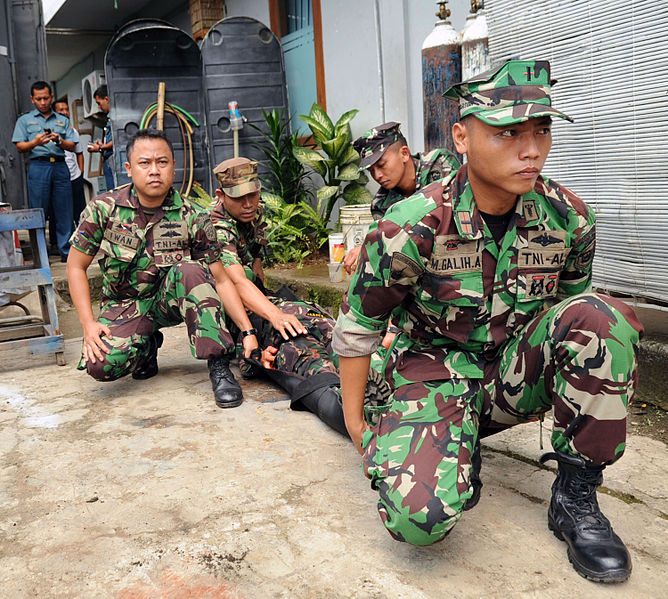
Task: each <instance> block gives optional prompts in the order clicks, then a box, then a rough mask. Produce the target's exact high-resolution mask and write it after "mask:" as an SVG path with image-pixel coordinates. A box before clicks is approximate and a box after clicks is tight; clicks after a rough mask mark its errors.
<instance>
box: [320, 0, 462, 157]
mask: <svg viewBox="0 0 668 599" xmlns="http://www.w3.org/2000/svg"><path fill="white" fill-rule="evenodd" d="M451 4H453V3H451ZM466 4H467V3H463V2H462V3H457V4H456V5H453V6H451V10H452V11H453V15H452V17H451V21H452V23H453V26H454V27H455V28H456V29H457V30H461V29H462V27H463V26H464V22H465V20H466V15H467V14H468V6H466ZM321 5H322V21H323V23H322V27H323V54H324V59H325V87H326V94H327V112H328V113H330V114H331V115H332V116H333V117H337V116H338V115H340V114H342V113H343V112H345V111H346V110H350V109H351V108H358V109H359V111H360V112H359V114H358V115H357V116H356V117H355V120H354V121H353V122H352V124H351V125H352V129H353V134H354V135H358V134H360V133H362V132H363V131H365V130H366V129H369V128H370V127H373V126H374V125H377V124H380V123H381V122H383V121H391V120H395V121H400V122H401V123H402V125H403V127H402V129H403V131H404V134H405V135H406V137H407V139H408V142H409V144H410V146H411V148H412V149H413V150H414V151H419V150H422V149H423V147H424V136H423V124H422V66H421V49H422V42H423V41H424V38H425V37H427V35H428V34H429V33H430V31H431V30H432V29H433V27H434V24H435V22H436V17H435V11H436V4H435V3H434V2H432V1H431V0H383V1H382V2H379V5H380V29H379V30H378V31H379V37H380V39H381V48H382V62H383V69H382V74H383V77H382V78H383V83H384V87H383V89H382V90H381V76H380V71H379V63H378V51H377V37H376V36H377V28H376V18H375V14H374V2H373V0H367V1H365V2H360V1H359V0H339V1H338V2H325V1H323V2H321ZM381 97H382V98H383V101H384V117H383V114H382V106H381Z"/></svg>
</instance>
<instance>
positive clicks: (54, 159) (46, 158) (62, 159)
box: [30, 156, 65, 162]
mask: <svg viewBox="0 0 668 599" xmlns="http://www.w3.org/2000/svg"><path fill="white" fill-rule="evenodd" d="M30 160H39V161H40V162H65V156H35V158H31V159H30Z"/></svg>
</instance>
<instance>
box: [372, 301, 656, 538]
mask: <svg viewBox="0 0 668 599" xmlns="http://www.w3.org/2000/svg"><path fill="white" fill-rule="evenodd" d="M642 331H643V329H642V325H641V324H640V323H639V322H638V320H637V318H636V316H635V314H634V313H633V310H631V308H629V307H628V306H627V305H626V304H624V303H623V302H621V301H618V300H615V299H613V298H610V297H607V296H602V295H597V294H583V295H579V296H575V297H573V298H569V299H568V300H565V301H563V302H561V303H559V304H557V305H556V306H554V307H552V308H550V309H549V310H547V311H546V312H544V313H542V314H541V315H539V316H537V317H536V318H534V319H533V320H532V321H530V322H529V323H528V324H527V325H526V326H525V327H524V328H523V329H522V330H520V331H518V333H517V334H516V336H514V337H513V338H512V339H511V340H509V341H508V343H507V344H506V345H505V346H504V347H503V349H502V351H501V353H500V355H498V357H497V358H496V359H495V360H493V361H490V362H488V363H487V364H486V367H485V372H484V377H483V378H482V379H457V378H453V379H450V380H438V381H427V382H424V381H409V380H406V379H404V378H403V377H400V376H399V375H397V373H396V372H394V374H393V375H392V378H393V380H391V381H390V384H391V385H392V386H393V394H392V397H391V398H390V402H389V403H388V405H387V406H386V408H385V411H384V412H383V413H382V414H381V416H380V418H379V420H378V422H377V423H376V424H375V425H373V426H372V427H371V430H370V431H366V432H365V434H364V437H363V440H362V445H363V448H364V458H363V461H364V471H365V474H366V475H367V476H368V477H369V478H370V479H371V481H372V487H373V488H375V489H376V490H378V492H379V502H378V511H379V513H380V517H381V520H382V521H383V524H384V525H385V527H386V528H387V529H388V531H389V532H390V534H391V535H392V536H393V537H394V538H395V539H397V540H400V541H407V542H409V543H412V544H414V545H429V544H432V543H435V542H436V541H440V540H441V539H443V538H444V537H445V536H446V535H447V534H448V533H449V532H450V530H452V528H453V527H454V525H455V524H456V523H457V521H458V520H459V518H460V517H461V514H462V509H463V506H464V504H465V503H466V500H467V499H469V497H471V495H472V493H473V489H472V487H471V484H470V476H471V454H472V452H473V449H474V446H475V444H476V440H477V437H478V431H479V427H481V426H484V427H485V428H491V429H502V428H507V427H509V426H513V425H515V424H519V423H522V422H527V421H530V420H535V419H536V418H537V417H539V416H540V415H542V414H544V413H545V412H547V411H548V410H550V409H551V410H552V413H553V419H554V427H553V430H552V437H551V441H552V446H553V448H554V449H555V450H557V451H560V452H564V453H567V454H571V455H578V456H582V457H583V458H585V460H587V461H588V462H591V463H594V464H610V463H612V462H614V461H615V460H617V459H618V458H619V457H620V456H621V455H622V453H623V452H624V447H625V439H626V412H627V406H628V404H629V402H630V401H631V399H632V398H633V395H634V393H635V389H636V383H637V375H636V371H637V361H636V355H635V346H636V344H637V343H638V340H639V338H640V335H642ZM391 359H392V358H391V355H390V357H389V360H390V361H389V362H388V364H389V368H390V369H391V367H392V366H391ZM372 363H373V361H372ZM374 366H375V367H376V368H381V367H380V366H379V365H378V364H374ZM386 366H387V365H386ZM385 372H387V371H385Z"/></svg>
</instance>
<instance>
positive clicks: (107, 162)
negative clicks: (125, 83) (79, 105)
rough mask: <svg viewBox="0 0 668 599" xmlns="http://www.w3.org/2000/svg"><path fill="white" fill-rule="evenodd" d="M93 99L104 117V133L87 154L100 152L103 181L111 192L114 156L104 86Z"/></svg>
mask: <svg viewBox="0 0 668 599" xmlns="http://www.w3.org/2000/svg"><path fill="white" fill-rule="evenodd" d="M93 97H94V98H95V101H96V102H97V105H98V107H99V109H100V112H103V113H104V115H105V117H106V119H107V120H106V123H105V125H104V133H103V134H102V140H99V139H96V140H95V142H94V143H92V144H90V145H89V146H88V151H89V152H100V153H101V154H102V161H103V168H104V180H105V183H106V185H107V191H111V190H112V189H114V187H116V184H115V183H114V169H113V168H112V166H111V159H112V156H113V154H114V140H113V137H112V133H111V120H110V119H109V91H108V90H107V86H106V85H100V87H98V88H97V89H96V90H95V92H94V93H93Z"/></svg>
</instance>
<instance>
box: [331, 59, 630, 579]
mask: <svg viewBox="0 0 668 599" xmlns="http://www.w3.org/2000/svg"><path fill="white" fill-rule="evenodd" d="M550 85H551V81H550V65H549V63H548V62H546V61H531V60H527V61H523V60H513V61H508V62H506V63H505V64H503V65H502V66H500V67H498V68H496V69H492V70H491V71H488V72H486V73H483V74H481V75H478V76H477V77H475V78H473V79H471V80H469V81H467V82H463V83H460V84H458V85H456V86H454V87H452V88H450V89H449V90H448V91H447V92H446V93H445V96H446V97H448V98H451V99H454V100H458V101H459V103H460V110H461V121H460V122H459V123H456V124H455V125H454V126H453V138H454V141H455V145H456V148H457V150H458V151H459V152H460V153H462V154H466V155H467V158H468V164H467V165H466V166H463V167H461V168H460V169H459V170H458V171H457V173H456V174H455V175H453V176H451V177H448V178H446V179H444V180H443V181H439V182H436V183H434V184H432V185H430V186H428V187H426V188H424V189H422V190H421V192H420V193H418V194H416V195H415V196H413V197H412V198H409V199H406V200H403V201H401V202H399V203H397V204H396V205H395V206H394V207H392V208H391V209H390V210H389V211H388V212H387V213H386V215H385V217H384V218H383V219H381V220H380V221H379V222H378V224H377V226H373V225H372V227H371V230H370V232H369V234H368V235H367V237H366V240H365V242H364V245H363V247H362V252H361V254H360V260H361V261H362V263H361V264H360V265H359V266H358V268H357V270H356V272H355V275H354V277H353V280H352V281H351V284H350V289H349V291H348V294H347V296H346V298H345V299H344V302H343V304H342V306H341V313H340V314H339V320H338V322H337V325H336V328H335V330H334V340H333V348H334V351H336V352H337V353H338V354H339V362H340V370H341V381H342V390H343V408H344V414H345V419H346V426H347V428H348V431H349V433H350V436H351V437H352V439H353V441H354V443H355V445H356V446H357V447H358V449H359V451H360V452H361V453H362V454H363V458H364V468H365V472H366V474H367V476H368V477H369V478H371V480H372V485H373V487H374V488H375V489H377V490H378V492H379V512H380V516H381V519H382V520H383V523H384V525H385V526H386V528H387V529H388V531H389V532H390V534H392V535H393V536H394V537H395V538H396V539H398V540H401V541H407V542H409V543H413V544H415V545H429V544H431V543H435V542H436V541H440V540H442V539H443V538H444V537H445V536H446V535H447V534H448V533H449V532H450V531H451V530H452V528H453V527H454V526H455V524H456V523H457V521H458V520H459V519H460V518H461V515H462V511H463V510H464V509H467V508H470V507H473V505H474V504H475V502H476V501H477V494H478V492H479V484H478V485H476V484H475V481H476V475H477V471H478V470H479V468H480V459H479V441H478V438H479V432H480V430H481V429H482V428H483V427H484V429H485V430H486V431H487V432H489V430H490V429H491V430H494V429H497V430H500V429H502V428H506V427H509V426H513V425H515V424H518V423H521V422H526V421H529V420H532V419H535V418H537V417H538V416H540V415H541V414H544V413H545V412H547V411H548V410H550V409H552V411H553V416H554V429H553V433H552V447H553V449H554V451H553V452H551V453H548V454H545V455H544V456H543V457H542V458H541V461H547V460H556V461H557V463H558V474H557V479H556V481H555V483H554V485H553V487H552V501H551V504H550V508H549V512H548V525H549V528H550V529H551V530H552V531H553V532H554V534H555V535H556V536H557V537H558V538H559V539H562V540H564V541H565V542H566V543H567V544H568V556H569V559H570V560H571V562H572V564H573V566H574V567H575V569H576V570H577V572H578V573H579V574H581V575H582V576H585V577H587V578H590V579H592V580H596V581H602V582H617V581H623V580H626V579H627V578H628V577H629V575H630V573H631V558H630V556H629V553H628V551H627V550H626V547H625V546H624V543H623V542H622V541H621V539H620V538H619V537H618V536H617V535H616V534H615V533H614V532H613V530H612V527H611V525H610V522H609V521H608V520H607V519H606V518H605V516H604V515H603V514H602V513H601V511H600V509H599V506H598V503H597V501H596V489H597V487H598V486H599V485H600V484H601V481H602V472H603V469H604V468H605V467H606V466H607V465H609V464H612V463H613V462H615V461H616V460H617V459H619V458H620V457H621V455H622V453H623V452H624V447H625V438H626V410H627V406H628V403H629V402H630V401H631V399H632V398H633V395H634V392H635V388H636V369H637V361H636V355H635V346H636V344H637V342H638V340H639V337H640V335H641V333H642V325H641V324H640V323H639V322H638V320H637V318H636V316H635V314H634V313H633V310H631V308H629V307H628V306H627V305H626V304H624V303H623V302H621V301H619V300H616V299H613V298H611V297H608V296H605V295H601V294H598V293H593V292H592V290H591V274H592V260H593V257H594V245H595V227H594V222H595V216H594V212H593V211H592V210H591V209H590V208H589V207H588V206H587V205H586V204H585V203H584V202H583V201H582V200H581V199H580V198H578V197H577V196H576V195H575V194H573V193H572V192H570V191H569V190H568V189H566V188H564V187H562V186H560V185H559V184H558V183H555V182H554V181H551V180H550V179H548V178H546V177H543V176H541V175H540V172H541V169H542V168H543V165H544V163H545V160H546V158H547V155H548V152H549V150H550V147H551V145H552V136H551V120H550V119H551V117H560V118H565V119H568V120H571V119H570V118H569V117H568V116H566V115H565V114H563V113H561V112H559V111H558V110H556V109H554V108H552V106H551V99H550ZM390 315H392V320H393V322H394V323H395V324H396V325H397V326H398V327H399V328H400V329H401V332H400V333H399V334H398V336H397V337H396V339H395V341H394V343H393V345H392V347H391V351H390V355H389V357H388V360H387V362H386V370H385V372H387V373H388V374H389V377H388V378H389V383H390V385H391V386H392V387H393V394H392V397H391V398H390V402H389V405H388V406H387V410H386V411H385V412H384V413H383V414H382V416H381V417H380V420H379V422H378V423H377V424H375V425H373V426H371V427H370V426H369V425H368V424H367V423H366V422H365V420H364V418H363V414H362V402H363V393H364V381H365V380H366V370H367V369H368V365H369V355H370V354H371V353H372V352H373V351H374V350H375V348H376V347H377V346H378V343H379V337H380V333H381V331H382V330H383V327H384V325H385V323H386V322H387V319H388V318H389V316H390Z"/></svg>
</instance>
